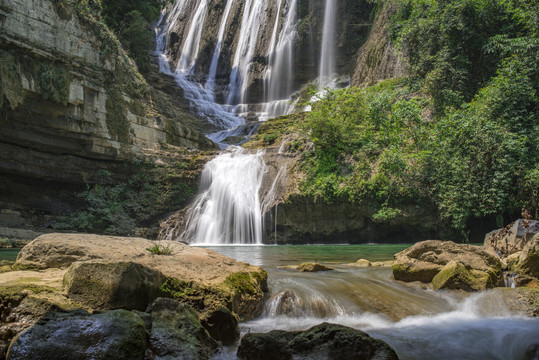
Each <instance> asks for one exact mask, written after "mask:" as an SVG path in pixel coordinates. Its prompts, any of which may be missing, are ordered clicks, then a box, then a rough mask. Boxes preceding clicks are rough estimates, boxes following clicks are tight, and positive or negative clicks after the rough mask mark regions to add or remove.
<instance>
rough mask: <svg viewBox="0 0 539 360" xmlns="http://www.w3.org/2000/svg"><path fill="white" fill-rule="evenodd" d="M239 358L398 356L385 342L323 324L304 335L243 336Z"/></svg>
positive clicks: (384, 359)
mask: <svg viewBox="0 0 539 360" xmlns="http://www.w3.org/2000/svg"><path fill="white" fill-rule="evenodd" d="M237 355H238V358H240V359H245V360H272V359H279V360H281V359H283V360H287V359H293V358H296V357H297V358H301V359H335V360H341V359H350V360H370V359H377V360H397V359H398V357H397V354H396V353H395V351H394V350H393V349H392V348H391V347H389V345H387V344H386V343H385V342H383V341H381V340H377V339H373V338H372V337H370V336H369V335H368V334H366V333H364V332H362V331H359V330H355V329H352V328H349V327H346V326H342V325H335V324H328V323H323V324H320V325H317V326H314V327H312V328H310V329H308V330H306V331H283V330H274V331H271V332H269V333H265V334H260V333H250V334H247V335H245V336H244V337H243V338H242V340H241V343H240V346H239V348H238V353H237Z"/></svg>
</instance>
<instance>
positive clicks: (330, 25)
mask: <svg viewBox="0 0 539 360" xmlns="http://www.w3.org/2000/svg"><path fill="white" fill-rule="evenodd" d="M336 21H337V6H336V4H335V0H326V8H325V11H324V28H323V30H322V48H321V51H320V71H319V74H320V75H319V85H318V90H319V91H322V90H323V89H324V88H325V87H328V86H329V87H331V83H332V80H333V77H334V73H335V55H336V52H337V49H336V31H335V30H336V29H335V28H336Z"/></svg>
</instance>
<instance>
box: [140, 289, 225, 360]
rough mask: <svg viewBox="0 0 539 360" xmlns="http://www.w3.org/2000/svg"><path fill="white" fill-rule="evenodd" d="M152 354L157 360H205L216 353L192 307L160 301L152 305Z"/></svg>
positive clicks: (176, 302) (160, 299)
mask: <svg viewBox="0 0 539 360" xmlns="http://www.w3.org/2000/svg"><path fill="white" fill-rule="evenodd" d="M151 313H152V329H151V336H150V346H151V350H152V352H153V354H154V356H155V359H156V360H165V359H166V360H175V359H184V360H191V359H192V360H203V359H208V358H210V357H211V356H212V355H213V354H214V353H215V351H216V349H217V345H218V344H217V342H216V341H215V340H213V339H212V338H211V337H210V335H209V334H208V332H207V331H206V329H204V327H203V326H202V325H201V323H200V321H199V319H198V316H197V314H196V312H195V311H194V310H193V308H192V307H190V306H189V305H186V304H183V303H180V302H178V301H176V300H173V299H167V298H158V299H157V300H156V301H155V302H154V303H153V305H152V308H151Z"/></svg>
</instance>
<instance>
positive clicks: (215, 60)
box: [205, 0, 234, 94]
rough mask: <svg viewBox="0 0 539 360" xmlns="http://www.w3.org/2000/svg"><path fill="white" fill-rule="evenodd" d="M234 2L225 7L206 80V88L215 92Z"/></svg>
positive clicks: (232, 0) (228, 2) (229, 0)
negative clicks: (218, 68) (224, 39)
mask: <svg viewBox="0 0 539 360" xmlns="http://www.w3.org/2000/svg"><path fill="white" fill-rule="evenodd" d="M232 4H234V0H228V1H227V3H226V7H225V12H224V14H223V17H222V18H221V24H220V25H219V33H218V34H217V43H216V45H215V49H214V50H213V56H212V59H211V65H210V72H209V74H208V80H207V81H206V85H205V88H206V90H208V91H210V92H211V93H212V94H213V91H214V87H215V76H216V74H217V65H218V64H219V56H220V55H221V47H222V45H223V36H224V35H225V28H226V25H227V23H228V17H229V15H230V9H231V8H232Z"/></svg>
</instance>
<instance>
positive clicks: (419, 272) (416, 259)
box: [393, 240, 503, 288]
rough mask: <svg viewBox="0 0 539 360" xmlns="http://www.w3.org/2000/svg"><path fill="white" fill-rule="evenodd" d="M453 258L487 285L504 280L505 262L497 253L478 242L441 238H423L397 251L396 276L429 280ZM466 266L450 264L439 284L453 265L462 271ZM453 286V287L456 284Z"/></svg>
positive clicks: (438, 280) (396, 278)
mask: <svg viewBox="0 0 539 360" xmlns="http://www.w3.org/2000/svg"><path fill="white" fill-rule="evenodd" d="M450 262H455V263H460V264H461V265H463V267H464V268H465V269H467V272H466V274H467V275H470V276H473V277H476V278H478V279H479V282H480V283H483V284H485V286H486V287H489V288H490V287H493V286H498V285H501V284H503V277H502V271H501V268H502V264H501V261H500V259H499V257H498V256H497V255H496V254H494V253H493V252H490V251H487V250H485V249H483V248H481V247H479V246H474V245H468V244H455V243H454V242H452V241H440V240H427V241H422V242H419V243H417V244H415V245H413V246H412V247H410V248H408V249H406V250H403V251H401V252H400V253H398V254H396V255H395V262H394V263H393V276H394V278H395V280H401V281H421V282H425V283H428V282H431V281H433V279H434V277H435V276H437V275H438V274H439V273H440V272H441V271H442V269H444V267H445V266H446V265H448V264H449V263H450ZM463 267H455V266H454V265H452V267H448V268H447V269H446V270H447V271H446V272H444V274H443V276H442V275H441V276H440V277H439V278H438V279H437V284H440V286H442V285H441V284H442V281H441V280H442V279H445V278H446V277H447V276H448V274H449V273H448V271H449V270H450V269H453V270H455V269H458V270H459V273H463V272H462V271H460V270H462V269H463ZM472 270H473V271H472ZM485 276H488V277H489V278H490V280H486V278H485ZM449 277H450V278H453V279H455V281H456V279H457V278H455V277H454V276H449ZM443 283H445V281H444V282H443ZM450 283H451V282H450ZM450 283H448V286H450V285H449V284H450ZM451 286H453V287H452V288H454V287H455V286H456V285H451ZM465 287H466V286H465Z"/></svg>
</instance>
